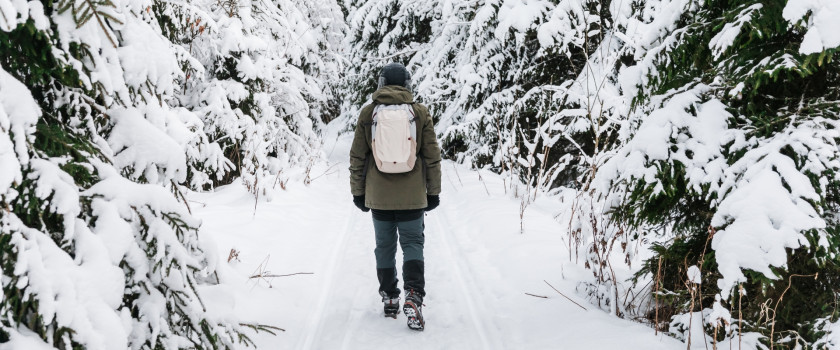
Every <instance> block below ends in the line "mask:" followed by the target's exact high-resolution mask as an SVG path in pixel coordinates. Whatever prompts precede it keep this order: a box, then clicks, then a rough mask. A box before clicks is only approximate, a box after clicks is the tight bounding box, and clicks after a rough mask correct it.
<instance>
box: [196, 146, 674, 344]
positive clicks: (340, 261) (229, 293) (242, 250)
mask: <svg viewBox="0 0 840 350" xmlns="http://www.w3.org/2000/svg"><path fill="white" fill-rule="evenodd" d="M349 136H350V135H348V136H343V137H342V138H340V139H339V140H338V142H337V143H336V144H335V145H328V146H327V147H325V149H326V151H325V152H326V153H328V154H329V160H330V164H323V165H319V166H316V167H315V168H314V169H313V171H312V174H313V177H315V176H318V175H321V174H323V175H321V176H320V177H317V178H316V179H315V180H314V181H312V183H311V184H309V185H308V186H307V185H304V184H303V183H302V182H301V181H293V182H290V183H289V184H287V185H286V189H285V190H282V189H280V186H277V189H276V192H275V193H273V200H272V201H270V202H263V201H261V202H260V203H259V204H258V205H257V206H256V210H255V208H254V199H253V196H251V195H250V194H249V193H248V192H247V191H246V190H245V189H244V188H243V186H241V184H239V183H236V184H233V185H230V186H226V187H223V188H220V189H218V190H217V191H215V192H214V193H203V194H202V193H194V194H192V195H191V198H190V199H191V200H192V201H193V203H192V206H193V211H194V213H196V214H197V216H198V217H200V218H201V219H202V220H203V226H202V229H201V234H202V237H209V238H212V241H214V242H215V246H216V247H215V249H216V250H217V252H218V254H219V255H221V259H220V261H221V264H222V265H223V266H220V267H219V271H220V275H221V279H222V281H223V283H222V284H221V285H218V286H213V287H209V288H205V289H204V290H203V291H202V296H203V297H204V298H205V301H206V302H207V304H208V308H209V309H211V311H212V312H220V313H235V314H236V315H238V316H239V317H241V318H242V319H244V320H246V321H249V322H257V323H264V324H269V325H273V326H277V327H282V328H284V329H285V330H286V331H285V332H281V333H279V334H278V335H277V336H271V335H268V334H265V333H263V334H259V335H257V336H255V337H254V340H255V341H256V342H257V344H258V346H259V347H260V348H264V349H682V348H684V347H685V345H684V344H683V343H681V342H679V341H677V340H674V339H671V338H669V337H667V336H663V335H662V334H659V335H654V331H653V330H652V329H651V328H649V327H646V326H644V325H641V324H638V323H634V322H631V321H627V320H621V319H618V318H616V317H614V316H611V315H610V314H608V313H605V312H603V311H601V310H599V309H598V308H597V307H594V306H592V305H590V304H588V303H587V302H586V300H585V299H584V298H581V297H580V296H579V295H577V294H576V292H575V287H576V281H579V280H581V277H582V275H581V274H588V273H589V272H587V271H585V270H582V269H581V268H580V267H579V266H577V265H575V264H574V263H571V262H569V259H568V253H567V251H568V250H567V247H566V243H565V242H564V241H563V237H564V227H563V225H561V224H559V223H557V222H556V221H555V220H554V219H553V216H554V215H556V214H557V213H556V212H552V211H551V208H549V207H546V206H539V205H535V206H532V207H530V208H529V209H528V210H527V211H526V214H525V224H524V233H520V227H519V225H520V220H519V201H518V200H516V199H512V198H510V196H509V195H506V194H505V193H504V185H503V179H502V178H500V177H499V176H497V175H494V174H492V173H489V172H482V173H481V174H480V178H479V173H477V172H475V171H471V170H468V169H467V168H463V167H461V166H458V165H455V164H453V163H451V162H445V164H443V179H442V182H443V193H442V194H441V206H440V207H439V208H438V209H436V210H435V211H432V212H430V213H428V214H427V215H426V232H425V234H426V251H425V256H426V280H427V282H426V285H427V293H428V295H427V297H426V300H425V307H424V309H423V311H424V315H425V317H426V330H425V331H424V332H414V331H411V330H409V329H408V328H407V327H406V325H405V318H404V317H403V316H402V315H400V317H399V318H398V319H397V320H393V319H389V318H384V317H383V316H382V306H381V302H380V300H379V296H378V294H377V287H378V286H377V280H376V272H375V271H376V268H375V260H374V255H373V249H374V238H373V225H372V221H371V218H370V213H362V212H360V211H359V210H358V209H356V208H355V207H354V206H353V204H352V201H351V196H350V191H349V179H348V176H349V175H348V171H347V167H348V164H347V154H348V149H349V148H348V147H349V139H348V137H349ZM537 204H539V202H538V203H537ZM231 249H235V250H236V251H238V252H239V255H238V259H233V260H232V261H231V262H229V263H226V261H227V257H228V255H229V253H230V251H231ZM397 260H398V261H400V260H401V257H398V259H397ZM260 272H262V273H264V274H290V273H297V272H311V273H313V274H312V275H295V276H289V277H276V278H269V279H267V280H258V279H251V278H249V276H252V275H254V274H256V273H260ZM543 280H547V281H548V282H550V283H551V284H552V285H554V286H555V287H556V288H558V289H559V290H560V291H561V292H563V293H564V294H565V295H566V296H568V297H570V298H572V299H573V300H575V301H576V302H577V303H579V304H581V305H583V306H585V307H587V309H588V310H586V311H585V310H583V309H581V308H580V307H579V306H577V305H575V304H574V303H572V302H570V301H569V300H566V299H565V298H563V297H562V296H560V295H559V294H558V293H556V292H555V291H553V290H552V289H551V288H550V287H549V286H547V285H546V284H545V283H544V282H543ZM525 293H532V294H536V295H542V296H547V297H548V298H547V299H543V298H537V297H533V296H528V295H526V294H525Z"/></svg>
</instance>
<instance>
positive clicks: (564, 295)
mask: <svg viewBox="0 0 840 350" xmlns="http://www.w3.org/2000/svg"><path fill="white" fill-rule="evenodd" d="M543 282H545V284H547V285H548V286H549V287H551V289H554V291H555V292H557V294H560V295H562V296H563V297H564V298H566V299H568V300H569V301H571V302H572V303H574V304H575V305H577V306H579V307H580V308H581V309H583V310H585V311H589V310H588V309H587V308H585V307H583V305H581V304H578V303H577V302H575V301H574V300H572V299H571V298H569V297H567V296H566V294H563V293H560V291H559V290H557V288H554V286H552V285H551V283H548V281H546V280H543Z"/></svg>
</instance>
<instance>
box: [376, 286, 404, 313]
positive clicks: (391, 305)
mask: <svg viewBox="0 0 840 350" xmlns="http://www.w3.org/2000/svg"><path fill="white" fill-rule="evenodd" d="M379 295H381V296H382V304H383V305H384V307H385V317H390V318H393V319H396V318H397V314H399V313H400V296H399V295H397V296H391V295H388V294H386V293H385V292H379Z"/></svg>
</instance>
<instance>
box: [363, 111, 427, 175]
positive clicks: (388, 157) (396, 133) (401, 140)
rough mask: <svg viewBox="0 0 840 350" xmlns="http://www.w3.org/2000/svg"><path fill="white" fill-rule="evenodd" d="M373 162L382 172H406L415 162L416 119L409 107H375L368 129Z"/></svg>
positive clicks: (412, 167)
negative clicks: (369, 129) (369, 130)
mask: <svg viewBox="0 0 840 350" xmlns="http://www.w3.org/2000/svg"><path fill="white" fill-rule="evenodd" d="M371 134H372V136H371V139H372V142H371V143H372V145H373V159H374V160H375V161H376V168H377V169H379V171H381V172H383V173H389V174H399V173H407V172H409V171H411V170H412V169H414V163H415V162H417V118H416V117H415V116H414V109H413V108H412V106H411V105H407V104H403V105H378V106H376V108H374V110H373V125H372V126H371Z"/></svg>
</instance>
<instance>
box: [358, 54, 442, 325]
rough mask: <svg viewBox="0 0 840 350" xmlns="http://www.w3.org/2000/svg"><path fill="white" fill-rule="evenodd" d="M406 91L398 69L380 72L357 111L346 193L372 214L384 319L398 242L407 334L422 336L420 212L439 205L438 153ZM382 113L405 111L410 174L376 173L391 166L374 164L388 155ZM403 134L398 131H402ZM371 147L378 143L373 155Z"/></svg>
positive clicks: (425, 114)
mask: <svg viewBox="0 0 840 350" xmlns="http://www.w3.org/2000/svg"><path fill="white" fill-rule="evenodd" d="M410 86H411V75H410V73H409V72H408V70H406V68H405V66H403V65H402V64H399V63H389V64H387V65H385V66H384V67H383V68H382V69H381V71H380V74H379V86H378V89H377V90H376V91H375V92H374V93H373V103H371V104H369V105H367V106H365V107H363V108H362V110H361V113H360V115H359V120H358V121H357V123H356V128H355V136H354V138H353V145H352V147H351V149H350V188H351V192H352V195H353V203H354V204H355V205H356V206H357V207H358V208H359V209H361V210H362V211H363V212H367V211H369V210H371V211H372V217H373V227H374V233H375V237H376V249H375V250H374V255H375V256H376V275H377V278H378V279H379V295H380V296H381V297H382V302H383V304H384V312H385V316H386V317H392V318H397V314H398V313H399V302H400V289H399V288H398V287H397V285H398V282H399V280H398V278H397V268H396V252H397V241H398V240H399V244H400V248H401V249H402V252H403V265H402V276H403V289H404V290H405V304H404V305H403V308H402V309H403V313H404V314H405V315H406V318H407V323H408V327H409V328H411V329H414V330H419V331H422V330H423V329H424V327H425V321H424V320H423V313H422V306H423V298H424V297H425V296H426V289H425V277H424V269H425V265H424V260H423V244H424V241H425V235H424V232H423V230H424V228H425V225H424V212H425V211H431V210H433V209H435V208H436V207H437V206H438V205H439V204H440V197H439V195H440V189H441V182H440V175H441V169H440V160H441V153H440V146H439V145H438V140H437V136H436V135H435V130H434V124H433V122H432V117H431V115H430V114H429V110H428V109H427V108H426V106H424V105H422V104H420V103H417V102H414V96H413V94H412V92H411V89H410ZM403 106H407V107H403ZM383 108H384V109H383ZM385 109H387V110H390V111H399V110H404V111H405V112H406V113H405V115H406V116H408V117H407V118H409V119H408V122H406V123H414V124H413V125H411V126H409V128H411V130H412V133H411V134H410V135H411V136H409V137H408V140H409V141H411V140H412V136H414V142H416V147H415V146H411V147H410V148H404V149H405V150H406V152H405V153H408V151H407V150H408V149H411V150H412V151H416V154H414V155H410V156H416V158H414V157H411V158H408V159H410V160H406V161H405V163H407V164H406V165H407V168H411V169H410V170H408V171H405V172H399V171H392V170H388V171H387V172H386V171H383V170H380V167H383V169H386V167H387V166H389V165H390V161H388V162H387V163H389V164H384V165H383V164H381V163H382V160H381V159H379V158H377V155H379V154H387V153H388V152H387V151H388V150H383V149H382V147H384V146H382V143H383V142H384V141H381V139H388V136H387V135H385V134H383V133H385V132H388V131H387V130H386V129H388V128H387V124H384V125H379V126H380V127H379V128H378V131H377V126H378V124H380V123H381V121H380V120H381V119H382V118H383V117H380V116H379V115H378V114H377V113H379V114H381V115H383V116H384V115H385V112H383V111H384V110H385ZM377 111H378V112H377ZM375 118H377V119H375ZM406 125H410V124H406ZM397 129H398V128H397ZM405 129H406V127H403V128H402V130H403V131H404V130H405ZM376 135H379V136H376ZM376 137H379V138H376ZM399 140H404V138H403V137H401V138H400V139H399ZM375 141H380V144H379V146H380V148H379V150H378V151H377V148H376V146H377V144H376V142H375ZM388 142H391V141H390V140H388ZM392 148H400V147H392ZM400 149H403V148H400ZM395 153H399V152H395ZM379 157H380V158H381V157H385V156H379ZM394 163H396V162H394Z"/></svg>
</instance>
